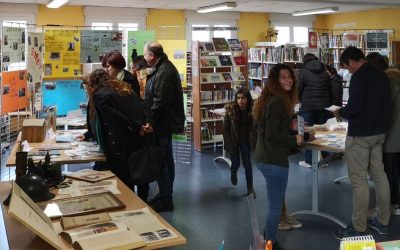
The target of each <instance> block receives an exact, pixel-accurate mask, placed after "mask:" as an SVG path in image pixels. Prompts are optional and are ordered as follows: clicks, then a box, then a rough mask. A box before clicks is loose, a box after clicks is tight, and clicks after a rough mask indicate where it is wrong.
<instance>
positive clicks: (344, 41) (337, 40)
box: [329, 33, 365, 48]
mask: <svg viewBox="0 0 400 250" xmlns="http://www.w3.org/2000/svg"><path fill="white" fill-rule="evenodd" d="M364 38H365V35H364V34H355V33H353V34H342V35H332V36H331V38H330V39H329V47H330V48H341V47H347V46H355V47H359V48H362V47H363V44H364Z"/></svg>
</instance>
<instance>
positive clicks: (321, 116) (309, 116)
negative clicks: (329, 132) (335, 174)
mask: <svg viewBox="0 0 400 250" xmlns="http://www.w3.org/2000/svg"><path fill="white" fill-rule="evenodd" d="M300 115H301V116H302V117H303V118H304V122H305V123H306V125H307V126H313V125H314V124H324V123H326V121H327V120H328V119H329V118H331V117H332V114H331V113H330V112H329V111H328V110H312V111H307V112H301V113H300ZM321 154H322V157H323V158H326V157H328V156H329V153H328V152H326V151H321ZM305 161H306V162H307V163H308V164H310V165H311V163H312V152H311V150H306V153H305Z"/></svg>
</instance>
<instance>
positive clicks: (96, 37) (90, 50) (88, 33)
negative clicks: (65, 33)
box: [80, 30, 122, 63]
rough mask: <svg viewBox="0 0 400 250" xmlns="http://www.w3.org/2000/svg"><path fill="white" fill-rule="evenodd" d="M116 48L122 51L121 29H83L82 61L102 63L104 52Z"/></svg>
mask: <svg viewBox="0 0 400 250" xmlns="http://www.w3.org/2000/svg"><path fill="white" fill-rule="evenodd" d="M114 50H116V51H119V52H122V32H121V31H109V30H82V31H81V57H80V62H81V63H100V62H101V60H102V58H103V55H104V54H106V53H107V52H110V51H114Z"/></svg>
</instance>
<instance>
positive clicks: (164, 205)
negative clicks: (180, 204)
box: [151, 200, 174, 213]
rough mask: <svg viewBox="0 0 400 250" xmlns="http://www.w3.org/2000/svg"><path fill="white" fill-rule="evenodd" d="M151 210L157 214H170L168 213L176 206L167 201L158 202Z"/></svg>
mask: <svg viewBox="0 0 400 250" xmlns="http://www.w3.org/2000/svg"><path fill="white" fill-rule="evenodd" d="M151 208H152V209H153V210H154V211H156V212H157V213H161V212H168V211H173V210H174V204H173V203H172V201H170V202H167V201H162V200H158V201H157V202H156V203H154V204H153V205H151Z"/></svg>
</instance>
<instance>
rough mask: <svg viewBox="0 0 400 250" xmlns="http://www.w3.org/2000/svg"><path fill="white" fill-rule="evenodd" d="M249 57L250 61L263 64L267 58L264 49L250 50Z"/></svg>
mask: <svg viewBox="0 0 400 250" xmlns="http://www.w3.org/2000/svg"><path fill="white" fill-rule="evenodd" d="M248 55H249V61H253V62H262V61H263V60H264V57H265V49H264V48H250V49H249V53H248Z"/></svg>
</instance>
